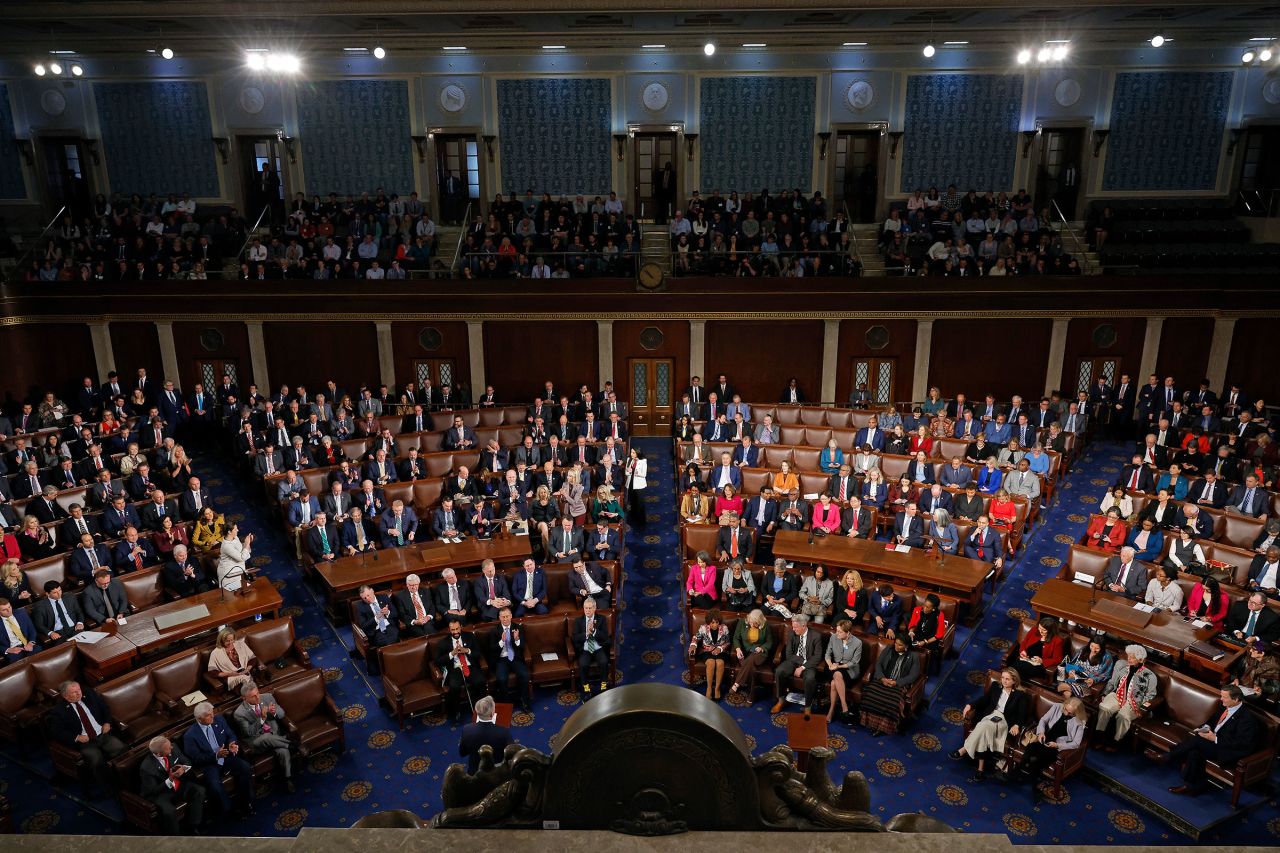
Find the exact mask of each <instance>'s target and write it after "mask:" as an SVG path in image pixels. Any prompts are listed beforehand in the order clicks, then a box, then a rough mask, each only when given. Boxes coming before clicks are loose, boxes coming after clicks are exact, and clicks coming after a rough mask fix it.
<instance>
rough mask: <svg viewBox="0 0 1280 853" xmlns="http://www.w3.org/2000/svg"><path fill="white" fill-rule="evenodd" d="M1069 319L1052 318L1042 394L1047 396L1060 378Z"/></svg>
mask: <svg viewBox="0 0 1280 853" xmlns="http://www.w3.org/2000/svg"><path fill="white" fill-rule="evenodd" d="M1070 323H1071V321H1070V320H1054V321H1053V334H1052V336H1050V338H1049V364H1048V366H1047V367H1045V373H1044V395H1045V396H1046V397H1048V396H1049V395H1050V394H1052V393H1053V391H1054V389H1055V388H1057V387H1058V382H1059V381H1060V380H1061V379H1062V362H1063V360H1064V359H1065V358H1066V355H1067V326H1068V325H1070Z"/></svg>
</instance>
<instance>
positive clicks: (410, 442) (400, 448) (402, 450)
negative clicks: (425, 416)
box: [396, 432, 422, 459]
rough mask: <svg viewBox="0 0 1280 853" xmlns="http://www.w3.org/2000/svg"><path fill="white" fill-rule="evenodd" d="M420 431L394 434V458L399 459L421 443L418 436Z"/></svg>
mask: <svg viewBox="0 0 1280 853" xmlns="http://www.w3.org/2000/svg"><path fill="white" fill-rule="evenodd" d="M421 435H422V433H418V432H410V433H404V434H403V435H397V436H396V458H397V459H400V458H403V457H406V456H408V455H409V451H410V450H412V449H413V448H415V447H419V446H420V445H421V438H420V436H421Z"/></svg>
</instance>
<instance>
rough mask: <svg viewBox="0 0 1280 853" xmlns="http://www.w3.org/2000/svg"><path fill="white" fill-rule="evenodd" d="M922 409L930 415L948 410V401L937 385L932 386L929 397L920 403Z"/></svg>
mask: <svg viewBox="0 0 1280 853" xmlns="http://www.w3.org/2000/svg"><path fill="white" fill-rule="evenodd" d="M920 410H921V411H922V412H924V413H925V414H926V415H929V416H930V417H933V416H934V415H940V414H942V413H943V412H945V411H946V410H947V401H946V400H944V399H943V398H942V392H941V391H939V390H938V389H937V388H936V387H935V388H930V389H929V396H928V398H927V399H926V400H925V401H924V402H923V403H921V404H920Z"/></svg>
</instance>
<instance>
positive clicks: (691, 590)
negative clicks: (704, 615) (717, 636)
mask: <svg viewBox="0 0 1280 853" xmlns="http://www.w3.org/2000/svg"><path fill="white" fill-rule="evenodd" d="M685 594H686V596H687V599H688V602H689V606H690V607H697V608H698V609H699V610H705V609H706V608H708V607H714V606H715V602H716V567H715V564H713V563H712V562H711V555H710V554H708V553H707V552H706V551H699V552H698V554H697V556H696V557H694V559H693V562H692V563H690V564H689V576H688V578H687V579H686V581H685Z"/></svg>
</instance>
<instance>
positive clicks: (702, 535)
mask: <svg viewBox="0 0 1280 853" xmlns="http://www.w3.org/2000/svg"><path fill="white" fill-rule="evenodd" d="M680 537H681V538H682V539H683V540H684V555H685V558H686V559H692V558H693V557H695V556H697V554H698V552H699V551H706V552H707V553H708V554H714V553H715V552H716V545H717V544H718V542H719V538H720V526H719V525H717V524H685V525H683V526H682V527H681V528H680Z"/></svg>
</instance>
